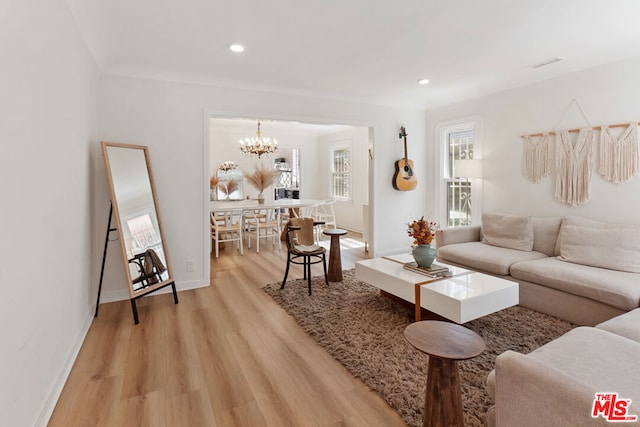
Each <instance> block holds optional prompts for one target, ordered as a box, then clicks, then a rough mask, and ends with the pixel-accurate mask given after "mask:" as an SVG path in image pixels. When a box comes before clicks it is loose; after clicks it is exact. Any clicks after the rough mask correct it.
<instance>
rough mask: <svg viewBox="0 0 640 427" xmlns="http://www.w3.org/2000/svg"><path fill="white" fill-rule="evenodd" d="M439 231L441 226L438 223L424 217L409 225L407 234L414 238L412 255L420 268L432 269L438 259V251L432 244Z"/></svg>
mask: <svg viewBox="0 0 640 427" xmlns="http://www.w3.org/2000/svg"><path fill="white" fill-rule="evenodd" d="M439 229H440V225H439V224H438V223H437V222H434V221H429V220H428V219H425V217H424V216H422V217H420V219H417V220H415V221H413V222H410V223H407V234H408V235H409V237H413V249H412V251H411V255H413V259H415V260H416V264H418V267H423V268H428V267H431V264H432V263H433V260H434V259H435V258H436V249H435V248H432V247H431V242H432V241H433V238H434V237H435V236H436V231H438V230H439Z"/></svg>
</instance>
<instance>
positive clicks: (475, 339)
mask: <svg viewBox="0 0 640 427" xmlns="http://www.w3.org/2000/svg"><path fill="white" fill-rule="evenodd" d="M404 337H405V338H406V339H407V341H408V342H409V344H411V345H412V346H414V347H415V348H416V349H418V350H420V351H421V352H423V353H426V354H428V355H429V369H428V371H427V390H426V393H425V399H424V418H423V423H422V425H423V427H428V426H429V427H436V426H447V427H449V426H459V427H464V424H463V419H462V397H461V394H460V372H459V370H458V360H465V359H471V358H473V357H476V356H478V355H479V354H481V353H482V352H483V351H484V349H485V343H484V340H483V339H482V338H481V337H480V336H479V335H478V334H476V333H475V332H473V331H472V330H470V329H467V328H465V327H463V326H460V325H457V324H455V323H449V322H441V321H436V320H425V321H422V322H415V323H412V324H410V325H409V326H407V327H406V329H405V330H404Z"/></svg>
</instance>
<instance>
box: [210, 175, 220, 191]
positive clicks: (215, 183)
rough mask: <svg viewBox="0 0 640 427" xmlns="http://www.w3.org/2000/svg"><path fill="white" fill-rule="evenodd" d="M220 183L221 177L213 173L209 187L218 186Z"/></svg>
mask: <svg viewBox="0 0 640 427" xmlns="http://www.w3.org/2000/svg"><path fill="white" fill-rule="evenodd" d="M219 184H220V179H219V178H218V177H217V176H216V175H213V176H212V177H211V178H210V179H209V188H211V189H214V188H216V187H217V186H218V185H219Z"/></svg>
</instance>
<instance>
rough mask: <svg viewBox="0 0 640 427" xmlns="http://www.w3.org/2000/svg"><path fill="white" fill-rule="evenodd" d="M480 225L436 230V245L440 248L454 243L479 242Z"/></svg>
mask: <svg viewBox="0 0 640 427" xmlns="http://www.w3.org/2000/svg"><path fill="white" fill-rule="evenodd" d="M479 241H480V226H479V225H468V226H466V227H452V228H446V229H444V230H438V231H437V232H436V246H437V247H439V248H441V247H443V246H446V245H451V244H454V243H466V242H479Z"/></svg>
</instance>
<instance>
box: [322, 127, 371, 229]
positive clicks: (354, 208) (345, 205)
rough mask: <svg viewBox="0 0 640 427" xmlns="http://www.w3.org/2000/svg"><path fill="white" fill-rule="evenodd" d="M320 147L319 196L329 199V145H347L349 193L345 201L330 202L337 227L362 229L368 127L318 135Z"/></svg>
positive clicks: (367, 172) (366, 191)
mask: <svg viewBox="0 0 640 427" xmlns="http://www.w3.org/2000/svg"><path fill="white" fill-rule="evenodd" d="M321 143H322V148H321V151H320V153H319V159H321V162H322V165H323V166H324V167H323V168H321V170H320V175H319V177H320V180H319V181H320V182H323V183H325V185H323V186H322V188H321V189H322V195H321V197H320V198H322V199H328V198H331V182H332V180H331V170H330V167H331V150H332V148H333V147H339V146H342V145H345V144H346V145H348V146H350V147H351V156H352V158H351V194H352V198H351V201H349V202H337V203H336V204H335V205H334V211H335V214H336V221H337V223H338V226H339V227H342V228H346V229H348V230H353V231H358V232H362V205H363V204H364V203H367V201H368V200H369V170H368V163H369V162H368V160H367V159H368V156H369V154H368V148H369V146H368V143H369V129H368V128H365V127H354V128H351V129H350V130H347V131H344V132H339V133H334V134H331V135H325V136H323V137H322V138H321Z"/></svg>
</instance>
